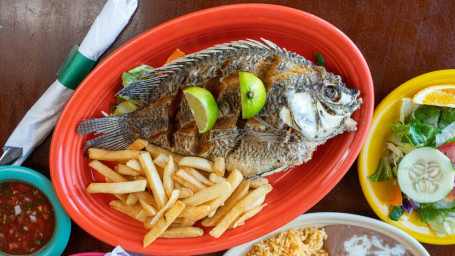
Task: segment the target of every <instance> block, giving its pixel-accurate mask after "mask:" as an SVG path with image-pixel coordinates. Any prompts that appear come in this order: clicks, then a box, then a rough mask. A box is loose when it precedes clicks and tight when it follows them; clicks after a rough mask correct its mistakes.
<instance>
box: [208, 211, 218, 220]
mask: <svg viewBox="0 0 455 256" xmlns="http://www.w3.org/2000/svg"><path fill="white" fill-rule="evenodd" d="M215 213H216V210H214V211H212V212H211V213H209V215H207V217H208V218H212V217H213V215H215Z"/></svg>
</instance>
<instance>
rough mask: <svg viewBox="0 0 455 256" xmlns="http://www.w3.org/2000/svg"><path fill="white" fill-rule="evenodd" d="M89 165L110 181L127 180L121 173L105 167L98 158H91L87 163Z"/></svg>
mask: <svg viewBox="0 0 455 256" xmlns="http://www.w3.org/2000/svg"><path fill="white" fill-rule="evenodd" d="M88 165H89V166H90V167H92V168H93V169H95V170H96V171H97V172H99V173H101V174H102V175H103V176H104V177H106V178H107V179H109V181H110V182H122V181H128V180H127V179H126V178H125V177H123V176H122V175H120V174H118V173H117V172H115V171H114V170H112V169H111V168H109V167H107V166H106V165H104V164H103V163H101V162H100V161H98V160H93V161H90V163H88Z"/></svg>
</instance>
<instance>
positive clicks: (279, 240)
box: [246, 227, 328, 256]
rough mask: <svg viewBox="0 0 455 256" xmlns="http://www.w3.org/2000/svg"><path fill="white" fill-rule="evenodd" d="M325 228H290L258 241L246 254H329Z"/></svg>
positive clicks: (296, 255)
mask: <svg viewBox="0 0 455 256" xmlns="http://www.w3.org/2000/svg"><path fill="white" fill-rule="evenodd" d="M326 238H327V234H326V233H325V230H324V228H322V227H309V228H304V229H298V230H296V229H290V230H287V231H283V232H280V233H278V234H276V235H275V236H273V237H271V238H269V239H267V240H264V241H261V242H259V243H256V244H255V245H253V248H251V250H250V252H249V253H248V254H246V256H280V255H283V256H293V255H295V256H327V255H328V253H327V252H326V251H325V250H324V248H323V245H324V240H325V239H326Z"/></svg>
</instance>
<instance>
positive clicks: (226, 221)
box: [210, 184, 272, 238]
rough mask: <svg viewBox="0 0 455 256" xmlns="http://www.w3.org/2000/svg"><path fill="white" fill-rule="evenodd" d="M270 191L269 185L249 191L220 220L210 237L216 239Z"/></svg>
mask: <svg viewBox="0 0 455 256" xmlns="http://www.w3.org/2000/svg"><path fill="white" fill-rule="evenodd" d="M271 190H272V186H270V185H269V184H267V185H262V186H260V187H258V188H256V189H255V190H253V191H251V192H250V193H249V194H248V195H247V196H245V198H243V199H242V200H240V202H238V203H237V204H236V205H234V207H232V209H231V210H230V211H229V212H228V213H227V214H226V215H225V216H224V217H223V218H222V219H221V221H220V222H219V223H218V224H217V225H216V226H215V227H214V228H213V229H212V230H211V231H210V235H211V236H213V237H215V238H218V237H220V236H221V235H222V234H223V233H224V232H225V231H226V229H228V228H229V226H230V225H231V224H232V223H233V222H234V221H235V220H236V219H237V218H238V217H239V216H240V214H242V213H243V212H244V211H245V210H246V209H247V208H248V206H250V205H251V204H252V203H254V202H255V201H256V200H258V199H259V198H261V197H262V196H264V195H266V194H267V193H269V192H270V191H271Z"/></svg>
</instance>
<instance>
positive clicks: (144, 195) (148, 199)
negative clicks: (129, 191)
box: [135, 191, 156, 206]
mask: <svg viewBox="0 0 455 256" xmlns="http://www.w3.org/2000/svg"><path fill="white" fill-rule="evenodd" d="M135 194H136V196H137V197H138V198H139V199H142V200H143V201H145V202H147V203H148V204H151V205H153V206H156V201H155V197H154V196H153V195H152V194H150V193H149V192H147V191H141V192H137V193H135Z"/></svg>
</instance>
